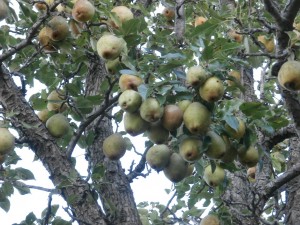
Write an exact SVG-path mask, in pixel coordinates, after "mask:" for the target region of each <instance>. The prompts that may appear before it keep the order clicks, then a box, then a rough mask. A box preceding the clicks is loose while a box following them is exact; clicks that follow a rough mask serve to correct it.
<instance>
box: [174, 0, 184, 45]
mask: <svg viewBox="0 0 300 225" xmlns="http://www.w3.org/2000/svg"><path fill="white" fill-rule="evenodd" d="M174 30H175V36H176V38H177V41H178V44H179V45H181V44H182V41H183V36H184V32H185V16H184V0H176V6H175V29H174Z"/></svg>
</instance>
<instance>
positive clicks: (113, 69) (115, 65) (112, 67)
mask: <svg viewBox="0 0 300 225" xmlns="http://www.w3.org/2000/svg"><path fill="white" fill-rule="evenodd" d="M105 69H106V71H107V72H108V73H109V74H116V73H117V72H118V71H119V70H120V69H121V62H120V59H119V58H116V59H114V60H107V61H106V62H105Z"/></svg>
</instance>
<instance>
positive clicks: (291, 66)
mask: <svg viewBox="0 0 300 225" xmlns="http://www.w3.org/2000/svg"><path fill="white" fill-rule="evenodd" d="M278 82H279V84H280V85H281V86H282V87H283V88H285V89H288V90H291V91H299V90H300V62H298V61H287V62H285V63H284V64H283V65H282V66H281V68H280V70H279V72H278Z"/></svg>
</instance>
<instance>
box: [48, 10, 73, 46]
mask: <svg viewBox="0 0 300 225" xmlns="http://www.w3.org/2000/svg"><path fill="white" fill-rule="evenodd" d="M48 27H50V29H51V32H50V34H49V37H50V39H51V40H53V41H62V40H64V39H65V38H66V37H67V36H68V35H69V25H68V23H67V21H66V19H65V18H63V17H62V16H54V17H53V18H52V19H51V20H50V21H49V22H48Z"/></svg>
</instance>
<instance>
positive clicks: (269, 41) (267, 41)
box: [257, 35, 275, 52]
mask: <svg viewBox="0 0 300 225" xmlns="http://www.w3.org/2000/svg"><path fill="white" fill-rule="evenodd" d="M257 40H258V41H259V42H261V43H262V44H263V45H264V47H265V48H266V50H267V52H273V51H274V49H275V43H274V39H273V38H268V37H266V36H265V35H259V36H258V37H257Z"/></svg>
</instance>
